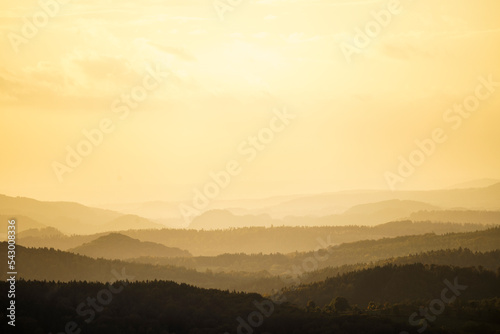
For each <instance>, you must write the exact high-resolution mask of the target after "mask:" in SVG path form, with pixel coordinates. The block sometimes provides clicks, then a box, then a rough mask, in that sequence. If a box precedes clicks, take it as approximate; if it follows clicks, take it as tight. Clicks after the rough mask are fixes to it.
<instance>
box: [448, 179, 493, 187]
mask: <svg viewBox="0 0 500 334" xmlns="http://www.w3.org/2000/svg"><path fill="white" fill-rule="evenodd" d="M499 182H500V180H497V179H479V180H473V181H468V182H462V183H458V184H455V185H452V186H450V187H448V188H447V189H471V188H486V187H489V186H492V185H494V184H497V183H499Z"/></svg>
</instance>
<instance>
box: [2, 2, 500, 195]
mask: <svg viewBox="0 0 500 334" xmlns="http://www.w3.org/2000/svg"><path fill="white" fill-rule="evenodd" d="M63 2H64V3H63ZM236 2H237V1H232V3H236ZM40 3H42V4H44V5H43V6H42V5H41V4H40ZM40 3H39V2H37V1H35V0H20V1H16V2H7V1H3V2H1V3H0V30H1V36H2V38H1V39H0V49H1V50H2V51H1V54H0V110H1V113H0V122H1V126H2V129H1V132H0V141H1V143H2V144H1V145H2V146H1V167H0V168H1V170H0V171H1V173H0V193H5V194H8V195H16V196H17V195H20V196H27V197H35V198H39V199H59V200H76V201H82V202H85V203H99V202H120V201H142V200H152V199H162V200H175V199H186V198H189V197H190V196H191V195H192V193H193V188H194V187H200V188H202V187H203V185H204V184H206V183H207V182H208V181H210V176H209V173H210V172H211V171H214V172H216V171H219V170H222V169H225V168H226V165H227V164H228V162H230V161H232V160H236V161H237V162H238V163H239V164H240V167H241V173H239V174H238V175H236V176H233V177H232V179H231V182H230V185H229V186H228V187H227V188H225V189H223V190H222V191H221V193H220V196H221V198H239V197H243V198H244V197H260V196H263V197H265V196H270V195H278V194H292V193H293V194H295V193H313V192H326V191H335V190H343V189H389V185H388V182H387V180H386V174H387V172H393V173H396V172H397V170H398V165H399V164H400V161H399V160H398V158H399V157H400V156H403V157H406V158H408V157H409V155H410V154H411V152H412V151H414V150H415V149H416V148H417V146H416V144H415V141H416V140H424V139H426V138H432V133H433V131H434V129H436V128H440V129H442V130H443V132H444V135H443V136H446V140H445V141H444V142H442V143H439V144H437V145H436V148H435V150H434V151H433V153H432V154H430V155H429V156H427V157H426V158H425V161H424V162H423V163H422V164H421V165H420V166H417V167H416V168H415V171H414V172H413V173H412V174H411V176H409V177H406V178H405V180H404V182H400V183H398V184H397V187H396V188H397V189H429V188H439V187H445V186H449V185H452V184H454V183H458V182H464V181H468V180H472V179H478V178H499V179H500V155H499V152H498V143H500V132H499V131H498V127H499V125H500V114H499V112H498V111H499V106H500V86H497V87H495V86H494V85H493V86H492V87H493V88H492V90H495V89H496V91H492V92H490V93H491V94H489V96H488V98H485V99H484V100H481V101H480V105H479V106H478V107H477V108H476V109H475V110H474V111H473V112H472V113H470V115H467V117H461V118H460V119H457V118H456V117H457V115H458V114H451V113H448V114H447V110H448V109H449V108H453V107H454V105H455V104H461V103H463V102H464V100H465V99H467V98H468V97H471V96H474V94H475V91H476V88H477V86H478V85H479V84H480V83H481V81H480V80H479V78H480V77H481V78H485V80H486V79H488V78H492V80H493V81H494V82H500V62H499V59H500V20H498V17H499V14H500V2H499V1H497V0H479V1H472V0H463V1H455V0H442V1H431V0H401V1H400V2H399V4H397V1H396V3H394V0H389V1H368V0H364V1H355V0H352V1H348V0H317V1H315V0H294V1H292V0H290V1H286V0H259V1H251V0H242V1H241V2H240V3H239V4H236V6H235V7H234V8H232V10H231V11H227V12H226V13H225V15H224V20H221V18H220V16H219V15H218V12H217V10H216V9H215V8H214V3H215V4H217V5H219V6H223V4H222V5H221V3H225V1H224V0H220V2H219V3H217V1H216V2H213V1H212V0H203V1H201V0H174V1H172V0H162V1H157V0H144V1H126V0H125V1H124V0H120V1H93V0H91V1H85V2H82V1H60V2H57V3H56V2H55V0H42V1H41V2H40ZM226 6H227V5H226ZM391 6H392V7H391ZM219 8H222V7H219ZM388 8H397V11H396V10H395V11H394V13H392V14H391V13H390V12H389V13H390V17H389V18H387V17H384V16H383V15H382V14H380V15H382V16H381V17H382V18H380V17H379V19H380V20H382V21H380V22H382V23H383V24H382V23H377V22H376V21H375V17H374V16H373V14H372V13H373V12H375V13H387V12H388V10H389V9H388ZM396 12H397V13H396ZM47 13H48V14H47ZM49 14H50V15H49ZM384 20H385V21H384ZM34 21H35V23H36V24H37V25H38V27H37V26H36V25H35V23H33V22H34ZM374 22H375V25H374ZM377 24H378V26H379V28H380V29H379V31H377V34H375V35H374V37H369V44H368V45H367V46H366V47H358V48H357V50H358V51H359V52H357V53H355V54H353V55H352V56H351V57H350V61H348V60H347V59H346V57H345V54H344V53H343V51H342V48H341V46H342V45H344V47H345V45H351V46H355V45H358V46H359V44H356V38H355V37H356V34H357V31H359V30H357V29H358V28H359V29H360V30H361V31H364V30H365V29H366V28H367V27H370V26H371V27H376V25H377ZM33 27H34V28H35V31H34V30H33V29H32V28H33ZM30 28H31V29H30ZM152 72H154V73H156V77H155V75H152V74H151V73H152ZM145 82H146V83H147V85H149V86H148V87H149V88H148V89H147V90H145V88H144V85H145ZM153 87H154V88H153ZM490 88H491V87H490ZM485 89H486V90H485ZM482 91H483V92H488V91H487V88H482ZM144 92H146V93H147V96H146V97H145V98H144V99H142V98H141V99H140V102H138V103H136V102H134V101H132V102H130V104H129V105H128V106H127V105H126V104H125V103H126V102H123V101H124V100H122V99H123V96H124V95H125V96H130V95H131V94H136V95H135V96H140V93H144ZM137 94H139V95H137ZM483 95H484V94H483ZM132 105H133V107H132ZM120 108H121V109H120ZM285 109H286V110H287V112H288V113H289V114H290V115H293V117H294V118H293V120H292V119H290V121H289V122H288V123H289V124H284V123H283V124H282V125H284V126H283V128H282V127H281V126H280V129H283V130H282V131H281V130H280V131H279V132H277V131H274V132H273V139H272V140H270V142H269V143H268V144H266V145H261V146H259V148H255V152H256V155H255V157H254V159H247V158H249V157H250V153H248V156H247V155H244V154H242V151H244V149H245V147H246V146H245V145H248V147H246V148H247V149H249V147H250V145H251V144H250V141H249V139H248V138H249V137H250V136H256V135H258V134H259V133H261V132H262V129H265V128H269V126H270V122H272V121H273V118H275V117H277V116H276V112H277V111H276V110H281V112H283V110H285ZM273 110H274V111H273ZM445 115H448V118H447V120H446V119H445V118H446V117H445ZM451 117H455V118H451ZM102 122H104V126H103V125H102ZM106 122H108V123H106ZM109 122H111V123H109ZM459 122H460V123H459ZM100 127H104V128H105V129H107V130H108V133H103V137H102V140H101V139H100V138H98V137H96V138H97V139H96V142H98V143H99V144H98V145H97V146H93V147H92V148H91V153H89V154H88V155H87V156H85V157H82V159H81V161H80V162H79V163H78V166H76V167H74V168H70V169H71V172H69V171H68V172H65V173H64V174H62V175H61V170H60V169H59V171H60V172H59V176H58V173H57V172H55V170H54V163H55V162H57V163H58V164H59V165H57V166H59V167H60V166H61V165H65V166H67V167H68V165H67V163H66V162H65V161H66V158H67V154H68V153H67V152H68V151H67V150H68V147H70V148H71V149H74V150H76V149H77V147H78V145H79V144H81V142H82V141H85V140H86V137H85V135H84V134H83V132H82V131H84V130H87V131H91V130H92V129H98V128H100ZM267 134H269V133H267ZM261 135H262V136H265V135H266V134H265V133H264V134H262V133H261ZM262 146H264V147H262ZM82 147H83V146H82ZM82 149H83V148H82ZM247 152H248V150H247ZM249 160H250V161H249ZM68 168H69V167H68Z"/></svg>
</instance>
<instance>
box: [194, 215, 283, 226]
mask: <svg viewBox="0 0 500 334" xmlns="http://www.w3.org/2000/svg"><path fill="white" fill-rule="evenodd" d="M278 223H280V221H279V220H274V219H272V218H271V217H270V216H269V215H266V214H261V215H258V216H255V215H243V216H237V215H235V214H233V213H231V212H230V211H228V210H210V211H207V212H204V213H202V214H201V215H200V216H198V217H195V218H194V219H193V221H192V222H191V224H190V225H189V228H192V229H200V230H201V229H207V230H216V229H226V228H241V227H246V226H266V227H269V226H271V225H273V224H278Z"/></svg>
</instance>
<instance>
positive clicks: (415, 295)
mask: <svg viewBox="0 0 500 334" xmlns="http://www.w3.org/2000/svg"><path fill="white" fill-rule="evenodd" d="M444 280H448V281H449V282H451V283H450V285H452V284H453V282H458V283H455V286H457V285H458V286H460V290H458V292H460V300H461V301H462V302H465V301H467V300H471V299H475V300H478V299H487V298H493V297H500V276H499V275H496V274H495V272H493V271H488V270H484V269H475V268H457V267H450V266H437V265H430V266H425V265H423V264H421V263H415V264H406V265H392V264H391V265H386V266H382V267H373V268H369V269H363V270H359V271H353V272H349V273H345V274H342V275H339V276H336V277H330V278H328V279H326V280H325V281H322V282H316V283H311V284H305V285H301V286H300V288H299V289H297V288H284V290H283V296H284V297H286V299H287V300H288V301H290V302H291V303H293V304H296V305H300V306H303V307H304V306H306V304H307V303H308V302H309V301H313V302H315V304H316V305H318V306H319V307H320V308H321V307H323V306H325V305H327V304H329V303H330V302H331V301H332V300H333V299H335V298H336V297H338V296H342V297H344V298H346V299H347V300H348V302H349V303H351V305H353V304H357V305H359V306H360V307H362V308H365V307H366V306H368V304H369V303H371V302H374V303H376V304H384V303H391V304H392V303H399V302H402V301H404V300H423V301H430V300H433V299H434V298H437V297H439V296H440V293H441V291H443V289H444V288H446V286H447V285H446V284H445V283H443V281H444ZM427 304H428V302H427ZM427 304H426V305H427Z"/></svg>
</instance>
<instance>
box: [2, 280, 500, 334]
mask: <svg viewBox="0 0 500 334" xmlns="http://www.w3.org/2000/svg"><path fill="white" fill-rule="evenodd" d="M116 276H122V277H123V276H125V278H126V277H127V276H128V274H127V273H126V272H125V273H124V272H118V273H117V275H116ZM125 278H122V279H121V280H119V281H116V282H114V283H113V284H105V283H90V282H81V281H79V282H68V283H61V282H43V281H18V282H16V305H15V306H16V310H15V311H16V320H17V321H16V323H15V325H16V328H15V329H16V330H15V333H61V332H66V333H70V332H71V333H80V332H81V333H92V334H110V333H112V334H115V333H119V334H136V333H158V334H169V333H179V334H184V333H185V334H188V333H192V334H195V333H196V334H220V333H231V334H235V333H245V334H251V333H273V334H289V333H364V334H380V333H384V334H397V333H399V332H400V331H401V330H405V331H411V330H412V329H411V326H410V325H409V324H408V323H405V322H404V321H401V323H399V321H397V320H392V319H390V318H389V317H388V316H386V315H376V314H367V313H365V314H351V315H343V316H334V315H333V314H326V313H320V312H318V313H315V312H309V311H308V310H304V309H300V308H297V307H295V306H293V305H291V304H290V303H287V302H286V300H285V299H281V298H280V297H277V298H276V299H274V300H272V301H271V300H268V299H265V298H264V297H263V296H261V295H259V294H256V293H237V292H229V291H221V290H215V289H209V290H207V289H200V288H197V287H193V286H189V285H187V284H177V283H174V282H168V281H157V280H154V281H149V282H130V281H126V280H125ZM8 284H9V283H8V282H5V281H3V282H0V289H2V291H7V290H8V288H9V286H8ZM17 290H18V291H20V293H17ZM42 301H43V302H42ZM0 302H1V303H2V304H3V305H8V303H9V301H8V299H7V293H5V294H2V295H0ZM18 305H21V306H22V307H18ZM103 305H104V306H103ZM495 310H496V308H492V309H491V310H489V312H488V313H487V315H489V314H490V313H493V311H495ZM5 313H6V311H5V310H3V315H4V317H5V315H6V314H5ZM453 319H457V316H454V317H453ZM473 319H475V318H473ZM341 328H342V329H348V330H342V331H340V330H339V329H341ZM64 329H66V331H64ZM448 329H449V325H446V326H442V328H441V329H434V328H432V329H428V331H427V332H428V333H429V334H438V333H445V332H444V330H447V331H446V333H450V334H453V333H459V332H458V331H453V332H450V331H448ZM0 332H1V333H13V331H12V327H11V326H9V325H8V324H7V321H5V319H4V321H2V323H1V324H0ZM486 334H489V332H488V333H486Z"/></svg>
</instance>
